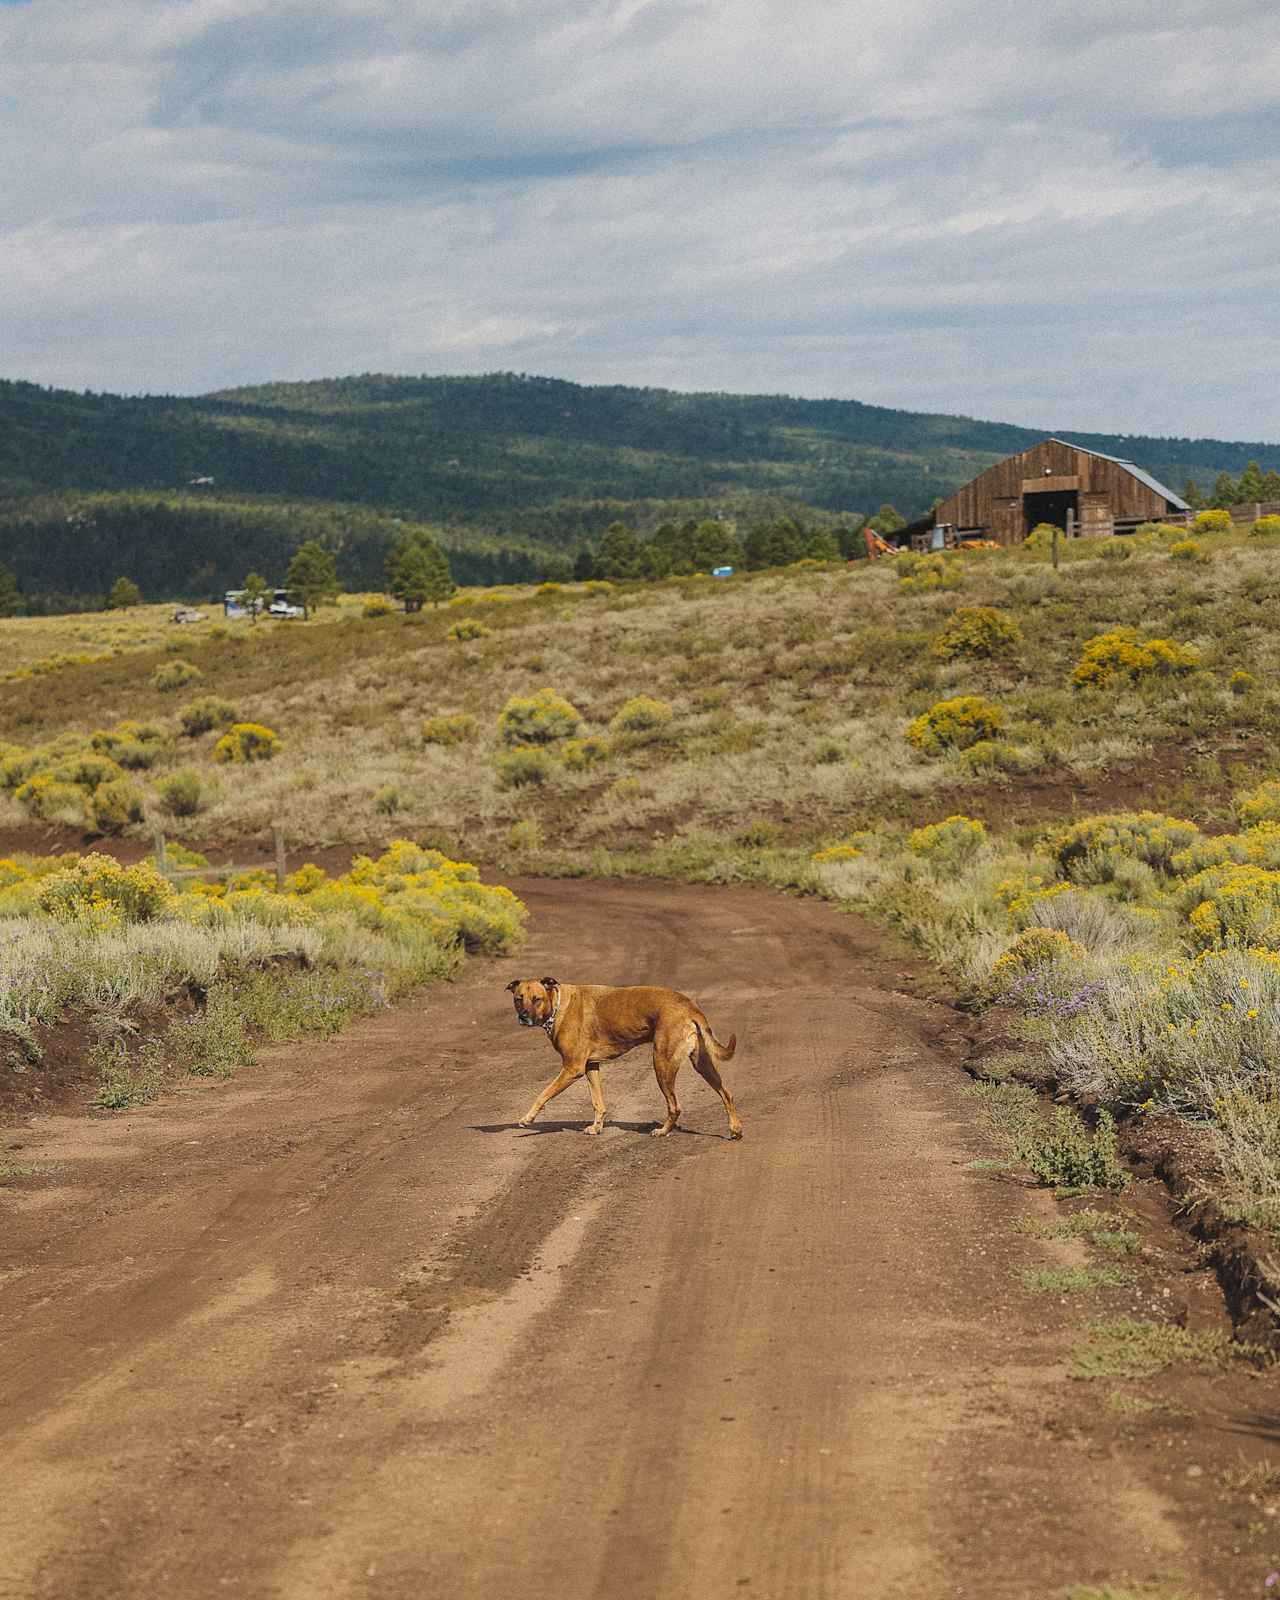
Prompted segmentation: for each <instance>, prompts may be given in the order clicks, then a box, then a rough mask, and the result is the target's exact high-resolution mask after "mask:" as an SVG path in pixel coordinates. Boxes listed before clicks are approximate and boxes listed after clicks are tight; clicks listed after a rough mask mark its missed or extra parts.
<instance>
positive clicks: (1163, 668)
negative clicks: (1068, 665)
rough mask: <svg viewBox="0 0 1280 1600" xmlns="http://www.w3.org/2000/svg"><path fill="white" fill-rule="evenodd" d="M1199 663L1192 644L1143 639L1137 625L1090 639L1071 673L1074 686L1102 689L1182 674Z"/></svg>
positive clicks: (1191, 669)
mask: <svg viewBox="0 0 1280 1600" xmlns="http://www.w3.org/2000/svg"><path fill="white" fill-rule="evenodd" d="M1199 665H1200V652H1199V651H1198V650H1196V649H1195V648H1194V647H1193V646H1192V645H1184V644H1174V643H1172V642H1171V641H1170V640H1168V639H1146V640H1144V639H1143V638H1142V636H1141V634H1140V633H1139V632H1138V630H1137V629H1136V628H1113V629H1112V630H1111V632H1110V633H1100V634H1097V635H1096V636H1095V637H1094V638H1092V639H1090V640H1089V641H1088V642H1087V643H1086V644H1085V647H1084V649H1083V650H1082V651H1081V653H1080V659H1079V661H1077V662H1076V665H1075V667H1074V669H1073V670H1072V673H1071V683H1072V686H1073V687H1074V688H1076V689H1105V688H1110V687H1111V686H1113V685H1114V684H1116V683H1119V682H1126V683H1138V682H1140V681H1142V680H1143V679H1147V678H1154V677H1181V676H1183V675H1185V674H1186V673H1188V672H1194V671H1195V670H1196V668H1197V667H1199Z"/></svg>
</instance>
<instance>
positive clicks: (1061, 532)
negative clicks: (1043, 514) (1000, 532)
mask: <svg viewBox="0 0 1280 1600" xmlns="http://www.w3.org/2000/svg"><path fill="white" fill-rule="evenodd" d="M1055 533H1056V534H1057V535H1058V538H1059V540H1061V541H1063V542H1065V540H1066V530H1065V529H1063V528H1059V527H1057V526H1056V525H1055V524H1054V523H1052V522H1037V523H1036V525H1035V527H1034V528H1032V530H1031V532H1030V533H1029V534H1028V535H1027V537H1026V538H1025V539H1024V540H1023V546H1024V548H1026V549H1027V550H1051V549H1052V548H1053V536H1054V534H1055Z"/></svg>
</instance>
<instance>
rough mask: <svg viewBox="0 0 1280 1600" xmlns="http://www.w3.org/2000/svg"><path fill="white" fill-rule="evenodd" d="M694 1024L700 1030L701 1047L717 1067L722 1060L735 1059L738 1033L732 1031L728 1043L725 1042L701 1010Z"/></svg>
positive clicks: (699, 1041) (699, 1040)
mask: <svg viewBox="0 0 1280 1600" xmlns="http://www.w3.org/2000/svg"><path fill="white" fill-rule="evenodd" d="M693 1025H694V1027H695V1028H697V1030H698V1043H699V1045H700V1047H701V1048H702V1049H703V1050H704V1051H706V1053H707V1055H708V1056H710V1058H711V1060H712V1061H713V1062H714V1064H715V1065H716V1066H717V1067H718V1066H719V1065H720V1063H721V1062H722V1061H732V1060H733V1052H734V1051H735V1050H736V1049H737V1048H738V1035H737V1034H736V1033H731V1034H730V1035H729V1042H728V1044H723V1043H722V1042H721V1041H720V1040H719V1039H717V1038H716V1036H715V1034H714V1033H713V1032H712V1031H711V1024H710V1023H709V1022H708V1021H707V1019H706V1017H705V1016H704V1015H703V1014H702V1012H701V1011H699V1012H698V1014H697V1016H696V1017H694V1019H693Z"/></svg>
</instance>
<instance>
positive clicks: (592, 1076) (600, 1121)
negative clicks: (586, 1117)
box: [582, 1061, 604, 1133]
mask: <svg viewBox="0 0 1280 1600" xmlns="http://www.w3.org/2000/svg"><path fill="white" fill-rule="evenodd" d="M587 1087H588V1089H590V1090H591V1104H592V1106H593V1107H594V1108H595V1114H596V1116H595V1121H594V1122H593V1123H591V1125H590V1126H589V1127H586V1128H584V1129H583V1130H582V1131H583V1133H599V1132H600V1131H601V1130H602V1129H603V1127H604V1089H603V1088H602V1087H601V1085H600V1063H599V1062H598V1061H588V1062H587Z"/></svg>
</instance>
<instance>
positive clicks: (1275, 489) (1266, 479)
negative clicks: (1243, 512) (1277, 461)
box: [1262, 467, 1280, 500]
mask: <svg viewBox="0 0 1280 1600" xmlns="http://www.w3.org/2000/svg"><path fill="white" fill-rule="evenodd" d="M1262 498H1263V499H1264V500H1280V472H1277V471H1276V470H1275V468H1274V467H1273V468H1272V469H1271V471H1270V472H1264V473H1263V474H1262Z"/></svg>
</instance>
